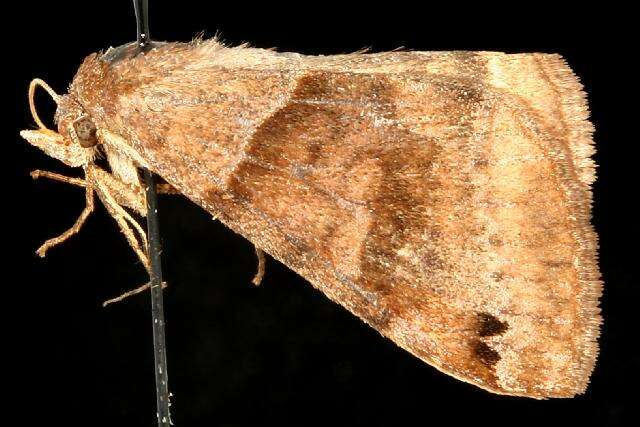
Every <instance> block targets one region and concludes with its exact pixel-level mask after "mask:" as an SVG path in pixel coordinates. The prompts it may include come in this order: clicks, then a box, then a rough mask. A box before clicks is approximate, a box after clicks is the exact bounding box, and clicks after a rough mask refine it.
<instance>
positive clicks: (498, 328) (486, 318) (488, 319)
mask: <svg viewBox="0 0 640 427" xmlns="http://www.w3.org/2000/svg"><path fill="white" fill-rule="evenodd" d="M508 329H509V324H508V323H507V322H501V321H500V320H498V318H497V317H495V316H493V315H491V314H489V313H478V336H480V337H492V336H495V335H501V334H503V333H505V332H506V331H507V330H508Z"/></svg>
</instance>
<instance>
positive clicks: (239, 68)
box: [70, 40, 600, 398]
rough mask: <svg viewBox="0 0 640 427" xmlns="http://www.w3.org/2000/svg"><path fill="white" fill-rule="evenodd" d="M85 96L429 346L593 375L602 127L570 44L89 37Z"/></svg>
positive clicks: (170, 175) (263, 236)
mask: <svg viewBox="0 0 640 427" xmlns="http://www.w3.org/2000/svg"><path fill="white" fill-rule="evenodd" d="M70 96H71V97H73V98H74V99H75V100H76V101H77V102H78V103H79V104H80V105H82V107H83V109H84V110H85V111H86V112H87V113H88V114H89V115H90V116H91V118H92V120H93V121H94V122H95V124H96V127H97V129H98V132H97V134H98V135H99V136H100V135H102V137H103V140H104V143H105V144H111V146H112V147H113V149H114V150H116V151H117V152H118V156H120V157H121V158H122V159H124V160H123V161H124V162H125V163H126V164H127V165H128V166H127V168H129V169H127V170H130V168H131V167H132V166H131V164H130V163H127V162H128V161H131V162H133V165H138V166H144V167H147V168H149V169H150V170H152V171H153V172H155V173H157V174H158V175H160V176H161V177H163V178H164V179H165V180H166V181H167V182H168V183H170V184H171V185H172V186H173V187H175V188H176V189H177V190H178V191H180V192H181V193H183V194H185V195H186V196H187V197H189V198H190V199H191V200H193V201H194V202H195V203H197V204H199V205H200V206H202V207H203V208H205V209H206V210H208V211H209V212H210V213H212V214H214V215H216V216H217V217H218V218H219V219H220V220H221V221H222V222H224V223H225V224H226V225H228V226H229V227H230V228H231V229H233V230H234V231H236V232H238V233H240V234H242V235H243V236H245V237H246V238H248V239H249V240H250V241H251V242H253V243H254V244H255V245H256V247H258V248H261V249H263V250H264V251H266V252H267V253H269V254H271V255H272V256H274V257H275V258H276V259H278V260H280V261H282V262H283V263H284V264H286V265H287V266H289V267H290V268H291V269H293V270H295V271H297V272H298V273H299V274H301V275H302V276H303V277H305V278H306V279H308V280H309V281H310V282H311V283H312V284H313V285H314V286H315V287H317V288H318V289H320V290H322V291H323V292H324V293H325V294H326V295H327V296H328V297H329V298H331V299H333V300H334V301H336V302H338V303H339V304H341V305H343V306H344V307H346V308H347V309H348V310H350V311H351V312H352V313H354V314H355V315H357V316H358V317H360V318H361V319H363V320H364V321H365V322H367V323H368V324H370V325H371V326H372V327H373V328H375V329H376V330H377V331H379V332H380V333H382V334H383V335H385V336H387V337H389V338H390V339H392V340H393V341H394V342H396V343H397V344H398V345H400V346H401V347H403V348H404V349H406V350H408V351H410V352H411V353H413V354H414V355H416V356H417V357H419V358H421V359H422V360H424V361H425V362H427V363H429V364H430V365H432V366H434V367H436V368H438V369H440V370H441V371H443V372H446V373H448V374H450V375H452V376H454V377H456V378H458V379H461V380H463V381H467V382H469V383H472V384H475V385H477V386H479V387H481V388H484V389H486V390H489V391H491V392H494V393H500V394H511V395H519V396H527V397H534V398H546V397H570V396H573V395H575V394H577V393H582V392H583V391H584V390H585V388H586V385H587V383H588V379H589V376H590V373H591V371H592V369H593V365H594V362H595V358H596V354H597V342H596V339H597V336H598V325H599V322H600V316H599V309H598V298H599V295H600V281H599V272H598V268H597V264H596V236H595V233H594V232H593V228H592V227H591V225H590V222H589V220H590V199H591V190H590V184H591V182H592V180H593V177H594V174H593V170H594V163H593V161H592V160H591V158H590V157H589V156H590V155H591V153H592V146H593V142H592V140H591V132H592V127H591V125H590V123H589V122H588V120H587V114H588V111H587V106H586V102H585V99H584V93H583V92H582V88H581V86H580V84H579V83H578V81H577V79H576V77H575V76H574V75H573V73H572V72H571V71H570V69H569V68H568V67H567V66H566V64H564V62H563V61H562V60H561V58H559V57H558V56H557V55H545V54H520V55H506V54H501V53H492V52H390V53H380V54H351V55H338V56H327V57H308V56H303V55H295V54H281V53H276V52H274V51H267V50H262V49H252V48H247V47H237V48H227V47H224V46H222V45H221V44H220V43H219V42H217V41H216V40H209V41H195V42H193V43H188V44H181V43H168V44H165V45H162V46H160V47H157V48H155V49H152V50H151V51H149V52H147V53H146V54H145V55H139V56H136V57H135V58H129V59H127V58H120V59H118V61H113V60H111V59H109V57H108V56H107V57H102V56H100V55H91V56H89V57H88V58H87V59H86V60H85V61H84V63H83V64H82V66H81V67H80V70H79V71H78V73H77V75H76V76H75V78H74V80H73V83H72V85H71V88H70ZM105 135H108V138H104V136H105ZM108 141H110V142H108ZM126 159H128V160H126ZM123 175H125V176H126V175H128V173H126V172H125V173H123Z"/></svg>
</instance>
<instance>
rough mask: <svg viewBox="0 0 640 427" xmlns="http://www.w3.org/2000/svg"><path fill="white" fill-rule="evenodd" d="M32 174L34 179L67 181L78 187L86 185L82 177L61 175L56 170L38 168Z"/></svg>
mask: <svg viewBox="0 0 640 427" xmlns="http://www.w3.org/2000/svg"><path fill="white" fill-rule="evenodd" d="M30 175H31V178H33V179H38V178H48V179H51V180H53V181H60V182H66V183H67V184H71V185H76V186H78V187H85V186H86V182H85V180H84V179H82V178H73V177H70V176H65V175H60V174H59V173H55V172H49V171H43V170H39V169H36V170H34V171H31V174H30Z"/></svg>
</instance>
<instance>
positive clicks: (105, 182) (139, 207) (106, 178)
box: [89, 166, 147, 216]
mask: <svg viewBox="0 0 640 427" xmlns="http://www.w3.org/2000/svg"><path fill="white" fill-rule="evenodd" d="M89 174H90V175H91V178H92V179H93V181H95V182H99V183H100V185H99V187H100V188H102V189H103V191H104V192H107V193H109V194H110V195H111V196H112V197H113V198H114V199H115V202H116V204H118V205H120V206H126V207H128V208H131V209H133V210H134V211H135V212H136V213H138V214H139V215H141V216H145V215H146V214H147V210H146V204H145V198H144V191H143V190H142V187H140V186H139V185H135V184H127V183H126V182H124V181H122V180H120V179H119V178H118V177H116V176H114V175H112V174H110V173H109V172H107V171H105V170H103V169H100V168H98V167H95V166H94V167H91V169H90V171H89Z"/></svg>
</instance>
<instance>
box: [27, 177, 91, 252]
mask: <svg viewBox="0 0 640 427" xmlns="http://www.w3.org/2000/svg"><path fill="white" fill-rule="evenodd" d="M64 178H66V177H64ZM85 185H86V191H85V201H86V204H85V207H84V209H83V210H82V213H81V214H80V216H79V217H78V219H77V220H76V222H75V224H73V225H72V226H71V228H69V229H68V230H67V231H65V232H64V233H62V234H61V235H59V236H58V237H54V238H52V239H49V240H47V241H46V242H44V243H43V244H42V246H40V247H39V248H38V250H37V251H36V253H37V254H38V255H39V256H40V257H44V256H45V255H46V253H47V251H48V250H49V249H51V248H52V247H54V246H56V245H59V244H60V243H62V242H64V241H65V240H67V239H68V238H69V237H71V236H73V235H74V234H76V233H78V231H80V228H82V225H83V224H84V222H85V221H86V220H87V218H88V217H89V215H90V214H91V212H93V209H94V200H93V191H94V190H93V187H92V186H91V185H88V184H85Z"/></svg>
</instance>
